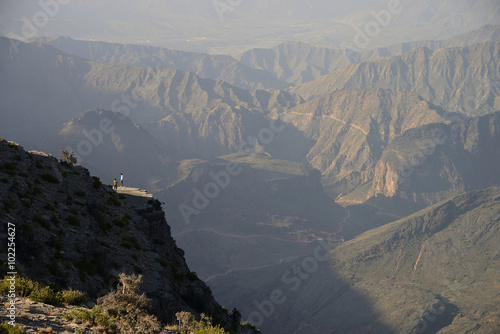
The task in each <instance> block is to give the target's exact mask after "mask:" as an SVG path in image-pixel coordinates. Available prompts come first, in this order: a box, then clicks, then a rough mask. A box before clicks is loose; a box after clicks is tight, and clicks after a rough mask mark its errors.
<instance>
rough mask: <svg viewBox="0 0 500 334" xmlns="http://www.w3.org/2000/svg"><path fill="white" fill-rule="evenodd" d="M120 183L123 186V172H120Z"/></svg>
mask: <svg viewBox="0 0 500 334" xmlns="http://www.w3.org/2000/svg"><path fill="white" fill-rule="evenodd" d="M120 185H121V186H122V187H123V173H120Z"/></svg>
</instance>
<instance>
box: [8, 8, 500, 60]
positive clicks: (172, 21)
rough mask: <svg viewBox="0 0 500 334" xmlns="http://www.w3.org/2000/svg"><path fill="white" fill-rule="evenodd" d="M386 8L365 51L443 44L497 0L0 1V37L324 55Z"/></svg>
mask: <svg viewBox="0 0 500 334" xmlns="http://www.w3.org/2000/svg"><path fill="white" fill-rule="evenodd" d="M391 2H401V4H402V5H401V6H402V7H404V12H403V13H402V14H401V15H395V16H393V17H390V19H391V20H390V22H389V23H390V24H388V25H387V26H384V27H381V28H382V29H380V30H381V31H380V33H379V32H378V31H377V36H375V37H376V38H372V41H371V42H372V43H371V45H370V47H377V46H384V45H387V44H390V43H395V42H401V41H409V40H417V39H439V38H448V37H450V36H453V35H456V34H458V33H463V32H467V31H470V30H473V29H477V28H478V27H480V26H481V25H483V24H487V23H494V21H495V17H496V18H497V19H496V21H498V18H499V17H500V11H499V7H500V1H499V0H342V1H339V0H105V1H104V0H41V1H38V0H29V1H28V0H0V34H2V35H4V36H9V37H13V38H17V39H21V40H27V39H29V38H30V37H36V36H53V35H64V36H70V37H73V38H78V39H94V40H103V41H112V42H120V43H124V42H125V43H148V44H153V45H161V46H166V47H169V48H176V49H183V50H192V51H204V52H212V53H233V54H234V53H236V52H239V51H241V50H244V49H248V48H251V47H257V46H258V47H263V46H264V47H269V46H272V45H276V44H278V43H280V42H282V41H286V40H300V41H303V42H305V43H309V44H313V45H321V46H326V47H331V46H335V45H338V44H339V43H342V42H345V43H347V44H352V40H353V38H354V37H355V34H356V28H359V29H363V28H364V26H365V24H366V22H370V21H374V20H376V19H375V18H374V17H373V15H372V14H371V13H373V12H374V11H376V12H378V11H380V10H385V11H387V9H388V8H389V6H390V3H391ZM41 4H45V5H44V6H42V5H41ZM360 13H361V14H360ZM356 14H357V16H356ZM348 15H350V18H349V19H344V18H345V17H346V16H348ZM372 23H373V22H372ZM375 23H376V22H375Z"/></svg>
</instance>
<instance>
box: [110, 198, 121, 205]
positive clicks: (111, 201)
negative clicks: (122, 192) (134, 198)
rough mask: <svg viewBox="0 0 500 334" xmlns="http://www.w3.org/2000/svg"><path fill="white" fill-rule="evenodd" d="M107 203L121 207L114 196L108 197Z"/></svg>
mask: <svg viewBox="0 0 500 334" xmlns="http://www.w3.org/2000/svg"><path fill="white" fill-rule="evenodd" d="M108 203H109V204H111V205H114V206H118V207H119V206H122V202H120V200H119V199H118V198H117V197H116V196H110V197H109V198H108Z"/></svg>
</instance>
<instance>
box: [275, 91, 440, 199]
mask: <svg viewBox="0 0 500 334" xmlns="http://www.w3.org/2000/svg"><path fill="white" fill-rule="evenodd" d="M443 116H444V115H443V110H442V109H440V108H438V107H436V106H434V105H432V104H431V103H429V102H427V101H425V100H424V99H422V98H421V97H420V96H418V95H417V94H415V93H412V92H395V91H388V90H384V89H372V90H340V91H337V92H335V93H332V94H329V95H328V96H325V97H321V98H317V99H314V100H311V101H309V102H306V103H304V104H302V105H300V106H297V107H295V108H292V109H291V110H289V111H287V112H285V113H284V114H283V116H282V118H283V120H284V121H286V122H289V123H291V124H293V125H294V126H295V127H297V129H299V130H300V131H301V132H302V133H303V135H304V137H305V138H307V139H308V140H310V141H311V142H312V143H313V144H312V147H311V148H310V149H309V151H308V152H304V154H305V155H306V157H307V161H308V162H309V163H310V164H311V166H312V167H314V168H317V169H318V170H320V171H321V173H322V176H323V184H324V186H325V187H326V188H327V189H328V192H329V193H330V194H331V195H332V196H333V197H337V196H338V195H341V194H343V193H347V192H350V191H352V189H354V188H356V187H359V186H361V185H363V184H365V183H367V182H368V181H370V180H371V179H372V178H373V176H374V174H373V173H374V167H375V164H376V163H377V161H378V160H379V159H380V157H381V155H382V152H383V151H384V149H385V148H386V147H387V145H388V144H389V142H390V141H391V140H393V139H394V138H396V137H398V136H400V135H401V134H402V133H404V132H405V131H406V130H408V129H411V128H414V127H419V126H421V125H424V124H429V123H443V122H445V119H444V118H443ZM295 146H297V147H301V146H300V144H296V145H295Z"/></svg>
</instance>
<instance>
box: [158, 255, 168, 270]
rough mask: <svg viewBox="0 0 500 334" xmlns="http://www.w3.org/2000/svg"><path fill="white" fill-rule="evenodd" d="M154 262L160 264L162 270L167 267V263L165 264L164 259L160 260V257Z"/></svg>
mask: <svg viewBox="0 0 500 334" xmlns="http://www.w3.org/2000/svg"><path fill="white" fill-rule="evenodd" d="M155 260H156V262H158V263H159V264H161V266H162V267H163V268H166V267H168V263H167V261H165V259H162V258H161V257H157V258H156V259H155Z"/></svg>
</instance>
